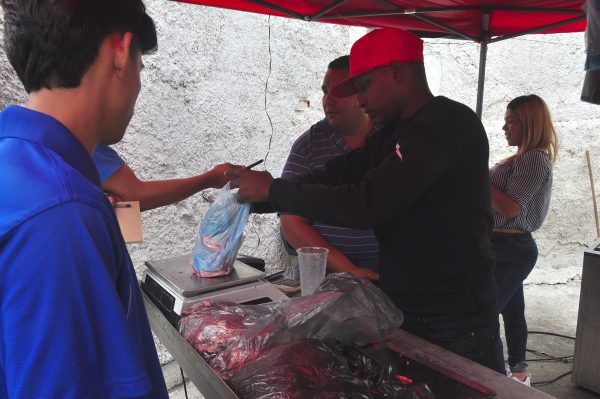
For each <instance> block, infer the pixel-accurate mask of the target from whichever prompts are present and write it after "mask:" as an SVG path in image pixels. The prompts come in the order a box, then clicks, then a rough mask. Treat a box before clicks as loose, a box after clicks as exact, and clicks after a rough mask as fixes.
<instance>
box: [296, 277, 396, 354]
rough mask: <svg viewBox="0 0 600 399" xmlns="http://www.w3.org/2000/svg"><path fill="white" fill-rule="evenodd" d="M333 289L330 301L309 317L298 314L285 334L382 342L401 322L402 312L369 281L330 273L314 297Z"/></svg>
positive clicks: (363, 342)
mask: <svg viewBox="0 0 600 399" xmlns="http://www.w3.org/2000/svg"><path fill="white" fill-rule="evenodd" d="M332 292H333V293H337V295H338V297H336V299H335V301H334V302H333V303H330V304H328V305H327V306H321V307H320V308H319V311H318V312H317V313H316V314H315V315H313V316H311V317H310V319H307V320H302V319H301V317H300V320H298V321H297V322H296V323H295V324H294V325H293V326H289V328H290V331H287V334H289V335H290V336H291V337H294V338H301V337H306V338H319V339H336V340H338V341H340V342H342V343H345V344H347V343H355V344H358V345H366V344H370V343H374V342H383V341H385V340H386V339H388V338H389V337H391V335H392V334H393V333H394V332H395V331H396V330H397V329H398V328H399V327H400V326H401V325H402V322H403V321H404V316H403V315H402V312H401V311H400V310H399V309H398V308H397V307H396V306H395V305H394V303H393V302H392V301H391V300H390V299H389V298H388V297H387V296H386V295H385V294H384V293H383V291H381V290H380V289H379V288H378V287H376V286H375V285H374V284H373V283H371V282H370V281H368V280H364V279H359V278H357V277H355V276H354V275H352V274H350V273H331V274H329V275H327V277H325V279H324V280H323V281H322V282H321V284H320V285H319V287H318V288H317V290H316V291H315V293H314V294H313V296H317V297H318V296H322V295H323V294H326V293H332ZM305 298H310V296H309V297H305ZM286 306H294V305H293V304H288V305H286ZM286 313H289V311H286ZM300 316H301V315H300ZM288 318H289V316H288Z"/></svg>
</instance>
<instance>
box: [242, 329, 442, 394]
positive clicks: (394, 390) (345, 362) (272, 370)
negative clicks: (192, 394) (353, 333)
mask: <svg viewBox="0 0 600 399" xmlns="http://www.w3.org/2000/svg"><path fill="white" fill-rule="evenodd" d="M394 377H395V375H394V368H393V367H392V365H391V364H388V363H386V362H380V361H378V360H376V359H374V358H373V357H371V356H370V355H368V354H367V353H366V352H364V351H363V350H362V349H360V348H359V347H357V346H356V345H351V344H350V345H343V344H342V343H340V342H339V341H337V340H324V341H322V340H317V339H301V340H297V341H293V342H287V343H281V344H277V345H274V346H272V347H270V348H268V349H266V350H265V351H264V352H263V354H262V355H261V357H260V358H257V359H256V360H253V361H251V362H248V363H246V365H245V366H244V367H243V368H242V369H241V370H240V371H239V372H238V373H236V374H235V376H234V377H233V378H232V379H231V380H230V385H231V387H232V388H233V390H234V391H236V393H237V394H238V396H239V397H240V398H244V399H275V398H277V399H279V398H285V399H294V398H299V399H304V398H326V399H327V398H336V399H337V398H372V399H434V396H433V394H432V393H431V391H430V389H429V387H428V386H427V385H425V384H423V383H413V382H412V381H411V382H398V381H396V379H395V378H394Z"/></svg>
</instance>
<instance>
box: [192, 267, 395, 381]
mask: <svg viewBox="0 0 600 399" xmlns="http://www.w3.org/2000/svg"><path fill="white" fill-rule="evenodd" d="M401 324H402V313H401V312H400V310H398V309H397V308H396V307H395V306H394V305H393V303H392V302H391V301H390V300H389V299H388V298H387V297H386V296H385V294H383V292H382V291H381V290H379V288H377V287H375V286H374V285H373V284H372V283H370V282H368V281H366V280H360V279H357V278H356V277H354V276H353V275H351V274H349V273H336V274H330V275H329V276H327V277H326V278H325V280H323V282H322V283H321V285H320V286H319V288H318V289H317V292H316V293H315V294H314V295H310V296H305V297H300V298H293V299H289V300H284V301H278V302H272V303H268V304H261V305H239V304H234V303H225V302H220V303H215V302H212V301H205V302H203V303H200V304H198V305H196V306H194V307H191V308H189V309H187V310H186V311H185V312H184V314H183V315H182V318H181V323H180V331H181V333H182V335H183V336H184V338H185V339H186V340H187V341H188V342H190V344H191V345H192V346H193V347H194V348H195V349H196V350H197V351H198V352H199V353H200V354H201V355H202V356H203V357H204V359H206V360H207V362H208V363H209V364H210V365H211V367H213V369H215V371H216V372H217V373H219V375H220V376H221V377H222V378H223V379H224V380H228V379H229V378H230V377H231V376H232V375H233V374H234V373H235V372H237V371H238V370H239V369H240V368H242V367H243V366H244V364H246V363H248V362H250V361H252V360H254V359H257V358H258V357H261V356H263V354H264V351H265V350H267V349H268V348H269V347H271V346H275V345H280V344H284V343H289V342H292V341H297V340H301V339H306V338H318V339H323V340H324V339H336V340H338V341H340V342H341V343H343V344H348V343H357V344H359V345H363V344H370V343H372V342H381V341H384V340H385V339H386V338H387V337H389V336H390V335H391V334H392V333H393V331H395V330H396V329H397V328H398V327H400V325H401Z"/></svg>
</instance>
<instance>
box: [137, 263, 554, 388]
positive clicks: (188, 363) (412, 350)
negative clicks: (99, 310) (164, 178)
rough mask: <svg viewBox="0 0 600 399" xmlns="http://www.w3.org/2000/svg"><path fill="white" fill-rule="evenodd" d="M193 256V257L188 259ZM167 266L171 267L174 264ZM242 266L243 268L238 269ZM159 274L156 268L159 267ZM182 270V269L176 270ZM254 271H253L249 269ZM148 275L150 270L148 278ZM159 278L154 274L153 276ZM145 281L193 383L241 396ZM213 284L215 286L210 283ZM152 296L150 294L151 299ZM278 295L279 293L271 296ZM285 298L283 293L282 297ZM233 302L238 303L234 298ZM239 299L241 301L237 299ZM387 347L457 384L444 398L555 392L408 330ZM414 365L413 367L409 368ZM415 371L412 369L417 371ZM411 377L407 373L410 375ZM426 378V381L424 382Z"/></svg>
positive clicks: (158, 325) (162, 336) (152, 314)
mask: <svg viewBox="0 0 600 399" xmlns="http://www.w3.org/2000/svg"><path fill="white" fill-rule="evenodd" d="M188 258H189V257H188ZM185 259H186V258H185V257H178V258H173V259H171V260H167V261H166V262H164V261H163V262H162V263H161V262H149V263H150V265H154V266H155V267H156V266H157V265H158V266H160V265H163V266H164V265H171V266H173V265H179V266H177V267H179V268H181V265H182V264H184V263H185V262H186V260H185ZM171 266H169V267H168V269H170V267H171ZM240 268H241V269H244V266H241V267H240ZM182 270H186V272H184V273H183V274H184V275H186V276H187V275H188V274H189V275H190V276H188V277H189V278H192V277H191V269H189V268H187V267H186V268H184V269H182ZM155 272H156V270H155ZM177 274H179V273H177ZM251 274H252V273H251ZM144 277H146V274H145V276H144ZM155 279H156V278H154V280H155ZM145 280H146V281H145V282H142V289H143V291H144V292H143V294H144V295H143V296H144V303H145V306H146V311H147V313H148V318H149V320H150V326H151V328H152V331H153V332H154V333H155V334H156V336H157V337H158V338H159V340H160V341H161V342H162V343H163V345H164V346H165V347H166V348H167V350H168V351H169V352H170V353H171V355H172V356H173V358H174V359H175V361H176V362H177V363H178V364H179V365H180V366H181V368H182V369H183V371H184V372H185V374H186V375H187V376H188V377H189V379H190V380H191V381H192V382H193V383H194V385H195V386H196V387H197V388H198V390H199V391H200V392H201V393H202V394H203V395H204V396H205V397H207V398H223V399H227V398H237V396H236V394H235V393H234V392H233V391H232V390H231V388H230V387H229V386H228V385H227V384H226V383H225V382H224V381H223V380H222V379H221V378H220V377H219V375H217V373H216V372H215V371H214V370H213V369H212V368H211V367H210V366H209V364H208V363H207V362H206V361H205V360H204V359H203V358H202V356H201V355H200V354H199V353H198V352H197V351H196V350H195V349H194V348H193V347H192V346H191V345H190V344H189V343H188V342H187V341H186V340H185V339H184V338H183V336H182V335H181V334H180V332H179V331H178V329H177V328H176V327H175V326H176V325H177V322H178V319H177V318H173V312H172V311H167V310H166V308H165V307H164V306H163V305H162V304H160V303H158V301H157V299H156V297H155V294H153V293H149V294H150V295H147V294H148V280H147V279H145ZM250 281H251V282H250V283H249V282H248V280H247V279H246V280H244V281H243V282H242V283H241V286H242V287H243V286H244V285H248V284H253V286H257V285H258V286H261V284H264V283H267V284H268V282H266V281H263V280H261V281H260V282H259V281H256V280H254V281H252V279H250ZM211 284H215V283H214V282H211ZM221 291H224V292H225V293H227V292H229V293H230V294H229V295H230V296H232V293H233V296H232V297H236V295H237V296H238V299H239V292H238V294H236V293H235V292H236V289H235V285H233V286H232V285H231V284H230V283H229V284H226V286H225V287H222V289H221ZM201 295H203V296H204V297H206V296H211V295H212V296H213V297H218V298H219V299H221V300H228V299H227V294H225V295H223V292H221V293H220V294H219V291H218V290H217V291H213V292H212V294H211V292H210V291H209V292H201ZM151 296H152V298H150V297H151ZM272 296H275V295H272ZM281 297H285V296H283V294H282V295H281ZM281 297H279V298H272V300H278V299H281ZM231 301H232V302H236V301H235V300H234V299H232V300H231ZM237 302H238V303H240V302H241V301H239V300H238V301H237ZM159 307H160V309H159ZM385 347H386V348H388V349H389V350H390V351H391V352H392V353H393V354H395V355H396V357H397V358H402V359H408V360H410V362H408V361H407V362H406V363H407V364H408V363H411V364H413V365H418V367H419V370H420V371H419V370H417V372H421V373H422V372H423V371H425V372H426V374H427V375H428V377H431V378H433V377H434V375H435V376H437V377H436V379H437V384H438V386H439V385H440V384H444V381H445V382H447V383H448V384H447V385H448V386H450V385H452V386H455V387H454V388H452V389H453V390H452V389H448V390H447V393H446V396H444V395H438V396H436V398H438V399H443V398H444V397H453V398H454V397H457V396H455V395H456V392H472V394H469V395H468V396H464V397H469V398H499V399H502V398H506V399H509V398H510V399H520V398H524V399H525V398H526V399H538V398H539V399H543V398H552V397H551V396H549V395H547V394H545V393H542V392H540V391H538V390H536V389H533V388H530V387H527V386H525V385H523V384H521V383H518V382H516V381H514V380H511V379H509V378H507V377H505V376H502V375H500V374H498V373H496V372H494V371H492V370H490V369H488V368H486V367H483V366H481V365H479V364H477V363H474V362H472V361H470V360H467V359H465V358H462V357H461V356H458V355H456V354H454V353H451V352H449V351H447V350H445V349H442V348H440V347H438V346H436V345H433V344H431V343H429V342H427V341H424V340H422V339H420V338H418V337H416V336H413V335H411V334H409V333H407V332H405V331H402V330H398V331H397V332H396V333H395V335H394V336H393V338H392V339H391V340H390V341H388V342H387V343H385ZM411 367H413V368H414V367H415V366H411ZM413 371H414V370H413ZM407 375H408V374H407ZM425 382H427V381H425ZM450 392H454V394H453V395H454V396H450V395H451V394H450Z"/></svg>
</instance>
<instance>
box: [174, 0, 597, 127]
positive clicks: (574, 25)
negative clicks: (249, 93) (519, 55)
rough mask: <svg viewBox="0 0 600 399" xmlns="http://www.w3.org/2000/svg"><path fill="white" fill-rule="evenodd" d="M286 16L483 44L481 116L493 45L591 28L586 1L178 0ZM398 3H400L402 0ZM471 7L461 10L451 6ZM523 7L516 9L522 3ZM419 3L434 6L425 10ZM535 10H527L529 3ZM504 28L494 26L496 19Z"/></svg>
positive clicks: (479, 94)
mask: <svg viewBox="0 0 600 399" xmlns="http://www.w3.org/2000/svg"><path fill="white" fill-rule="evenodd" d="M174 1H179V2H185V3H193V4H199V5H206V6H214V7H221V8H229V9H234V10H240V11H249V12H256V13H262V14H268V15H274V16H283V17H289V18H294V19H299V20H303V21H307V22H327V23H338V24H345V25H356V26H364V27H370V28H377V27H397V28H402V29H406V30H409V31H411V32H413V33H415V34H417V35H418V36H420V37H430V38H432V37H445V38H452V39H465V40H469V41H473V42H476V43H479V44H480V46H481V47H480V52H479V74H478V79H477V103H476V110H475V112H476V113H477V115H478V116H479V117H480V118H481V115H482V107H483V93H484V84H485V72H486V63H487V51H488V45H489V44H490V43H495V42H499V41H502V40H507V39H512V38H515V37H519V36H523V35H527V34H534V33H559V32H577V31H583V30H585V22H586V21H585V19H586V15H585V12H584V10H583V8H582V6H583V4H584V2H585V1H584V0H570V1H557V0H545V1H540V0H521V1H515V0H505V1H495V2H492V1H489V0H488V1H486V0H462V1H449V0H430V1H402V3H405V4H409V5H408V6H406V5H404V6H403V5H399V4H396V3H395V2H393V1H391V0H271V1H265V0H174ZM396 1H398V0H396ZM456 3H465V5H461V6H456V5H451V4H456ZM517 3H518V4H519V5H516V4H517ZM419 4H429V5H430V6H428V7H419V6H418V5H419ZM528 4H529V5H531V6H527V5H528ZM499 14H500V15H501V24H499V26H495V25H494V18H495V15H499Z"/></svg>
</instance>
